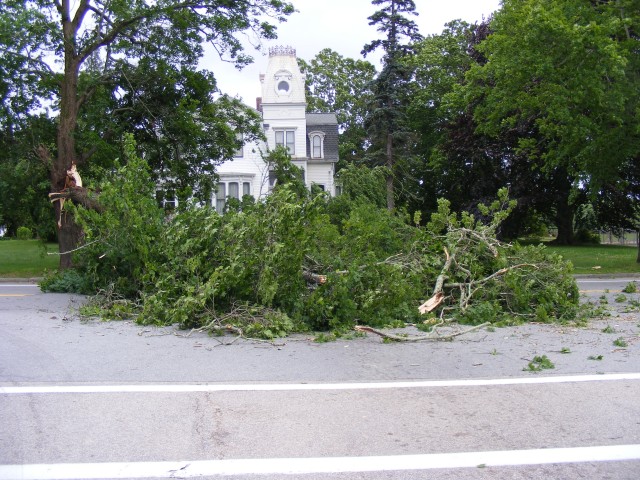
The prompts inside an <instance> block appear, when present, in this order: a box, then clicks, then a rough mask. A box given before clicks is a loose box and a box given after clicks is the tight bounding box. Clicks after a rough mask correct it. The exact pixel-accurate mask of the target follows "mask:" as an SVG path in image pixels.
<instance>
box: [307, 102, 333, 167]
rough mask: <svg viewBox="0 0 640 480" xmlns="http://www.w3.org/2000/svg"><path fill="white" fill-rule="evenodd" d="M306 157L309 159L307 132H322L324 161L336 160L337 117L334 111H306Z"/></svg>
mask: <svg viewBox="0 0 640 480" xmlns="http://www.w3.org/2000/svg"><path fill="white" fill-rule="evenodd" d="M306 117H307V157H308V158H309V159H310V160H314V159H311V142H310V140H309V135H308V134H309V133H311V132H322V133H324V158H323V159H322V160H324V161H327V160H328V161H333V162H337V161H338V119H337V118H336V114H335V113H307V114H306Z"/></svg>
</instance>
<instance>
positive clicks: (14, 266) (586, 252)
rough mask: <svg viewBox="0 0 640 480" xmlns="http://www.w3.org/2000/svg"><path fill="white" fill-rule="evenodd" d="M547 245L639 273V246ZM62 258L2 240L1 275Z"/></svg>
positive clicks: (589, 269)
mask: <svg viewBox="0 0 640 480" xmlns="http://www.w3.org/2000/svg"><path fill="white" fill-rule="evenodd" d="M547 248H548V249H549V250H551V251H554V252H558V253H559V254H560V255H562V256H563V257H564V258H565V259H566V260H569V261H571V263H573V267H574V272H575V273H577V274H609V273H639V274H640V263H637V262H636V257H637V255H638V250H637V248H636V247H623V246H618V245H585V246H559V245H547ZM46 249H47V252H57V251H58V245H57V244H55V243H47V244H46ZM59 260H60V259H59V257H58V256H57V255H46V254H45V247H44V245H43V244H42V243H41V242H40V241H38V240H1V241H0V277H13V278H16V277H39V276H42V275H43V274H44V272H45V270H55V269H56V268H58V262H59ZM594 267H600V268H594Z"/></svg>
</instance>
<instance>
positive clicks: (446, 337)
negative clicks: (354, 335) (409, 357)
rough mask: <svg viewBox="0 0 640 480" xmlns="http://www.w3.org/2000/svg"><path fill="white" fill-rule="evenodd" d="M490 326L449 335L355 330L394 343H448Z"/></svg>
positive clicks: (358, 327)
mask: <svg viewBox="0 0 640 480" xmlns="http://www.w3.org/2000/svg"><path fill="white" fill-rule="evenodd" d="M489 325H491V322H485V323H482V324H480V325H475V326H473V327H471V328H468V329H466V330H463V331H461V332H455V333H451V334H449V335H415V336H403V335H395V334H393V333H386V332H383V331H382V330H377V329H375V328H372V327H367V326H365V325H356V326H355V327H354V329H355V330H356V331H358V332H369V333H375V334H376V335H379V336H381V337H382V338H386V339H389V340H393V341H394V342H421V341H426V340H433V341H443V342H446V341H450V340H453V339H454V338H455V337H459V336H460V335H465V334H467V333H470V332H473V331H475V330H479V329H481V328H484V327H488V326H489Z"/></svg>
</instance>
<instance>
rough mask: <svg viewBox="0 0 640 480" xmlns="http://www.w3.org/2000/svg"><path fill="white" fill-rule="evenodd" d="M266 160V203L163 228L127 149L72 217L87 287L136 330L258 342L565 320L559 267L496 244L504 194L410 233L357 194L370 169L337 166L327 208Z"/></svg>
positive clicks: (413, 225)
mask: <svg viewBox="0 0 640 480" xmlns="http://www.w3.org/2000/svg"><path fill="white" fill-rule="evenodd" d="M280 153H281V152H280ZM272 157H274V158H275V161H277V162H278V164H279V165H280V167H279V168H277V169H276V170H277V172H279V175H280V177H281V178H279V179H278V182H277V187H276V188H275V189H274V191H273V192H272V194H271V195H269V196H268V197H267V198H266V199H264V200H262V201H259V202H253V201H250V200H249V199H248V198H245V199H244V200H243V202H241V203H240V202H239V203H237V204H235V205H232V206H231V207H230V208H229V209H228V211H227V212H226V213H225V214H224V215H220V214H218V213H217V212H216V211H215V210H214V209H213V208H208V207H201V206H196V205H189V206H186V207H184V209H183V211H181V212H179V213H177V214H176V215H175V216H174V217H173V218H171V219H167V220H165V221H164V222H162V212H161V211H160V209H158V208H157V207H156V206H155V204H154V203H153V196H152V191H153V188H152V182H150V181H149V179H148V177H147V176H146V175H145V174H144V172H146V169H145V168H144V162H143V161H142V160H141V159H139V158H137V157H136V156H135V155H134V154H133V153H132V152H131V151H129V153H128V162H127V165H126V166H124V167H121V168H120V170H119V171H118V172H117V174H115V175H114V176H113V177H112V179H111V181H110V182H108V183H107V184H106V185H104V186H103V189H102V194H101V197H100V199H101V202H103V203H104V205H105V206H106V207H108V208H105V210H104V213H102V214H97V213H95V212H88V211H85V210H82V209H77V211H76V218H77V220H78V221H79V222H80V224H81V225H82V227H83V229H84V232H85V245H86V246H85V248H82V249H80V250H78V251H77V252H76V253H75V255H76V257H75V259H76V262H77V265H78V271H79V272H80V273H81V275H82V276H83V277H84V279H85V282H86V283H85V284H86V285H87V286H88V288H89V289H91V290H92V291H97V290H99V289H104V290H106V289H109V291H115V293H119V294H122V295H125V296H127V297H128V298H130V299H132V300H135V302H132V304H136V305H140V309H139V311H138V312H137V313H138V315H137V317H136V318H137V320H138V321H139V322H141V323H146V324H151V323H154V324H179V325H180V327H182V328H195V329H202V330H207V331H211V332H221V331H235V332H242V334H244V335H248V336H253V337H262V338H274V337H277V336H282V335H286V334H287V333H289V332H292V331H301V330H309V329H313V330H338V331H340V330H347V329H352V328H353V327H355V326H356V325H369V326H372V327H382V326H388V325H397V324H399V323H414V324H416V325H419V326H421V327H423V328H425V329H428V328H429V327H430V326H434V325H438V324H441V323H443V322H448V321H452V320H454V321H458V322H461V323H466V324H472V325H478V324H481V323H483V322H487V321H489V322H492V323H495V322H513V321H523V320H524V321H528V320H535V321H545V322H547V321H555V320H556V319H557V320H562V321H568V320H571V319H573V318H575V316H576V312H577V306H578V291H577V287H576V284H575V282H574V280H573V278H572V277H571V275H570V265H569V264H567V263H566V262H564V261H563V260H562V259H561V258H560V257H558V256H555V255H551V254H548V253H547V252H546V251H545V250H544V248H543V247H541V246H540V247H534V246H527V247H521V246H519V245H510V244H506V243H503V242H501V241H499V240H498V239H497V238H496V237H497V232H498V229H499V226H500V223H501V222H502V221H503V220H504V219H505V218H506V217H507V216H508V215H509V212H510V210H511V209H512V208H513V207H514V205H513V203H512V202H509V201H508V199H507V194H506V192H505V191H501V192H500V194H499V198H498V200H496V201H495V202H494V203H493V204H492V205H489V206H480V212H481V215H482V216H483V220H481V219H477V218H475V217H474V216H472V215H471V214H468V213H462V214H460V215H459V214H456V213H454V212H451V211H450V206H449V203H448V202H447V201H444V200H441V201H440V202H439V203H438V210H437V212H435V213H433V214H432V215H431V219H430V221H429V222H428V223H427V224H426V225H424V226H421V225H420V218H417V217H416V218H413V219H410V218H409V217H408V216H406V215H405V216H404V217H403V216H402V215H399V214H392V213H389V212H388V211H387V210H386V209H385V208H384V207H382V208H381V207H380V206H378V205H376V203H375V202H372V201H371V198H370V196H369V197H365V196H364V195H361V194H360V192H367V195H370V193H371V192H370V187H371V186H372V185H378V186H379V187H380V188H381V190H380V191H381V192H384V174H383V172H381V171H379V170H376V169H374V170H370V169H366V168H363V167H348V169H347V170H346V171H345V173H344V174H343V182H346V183H349V182H351V183H350V184H349V185H345V188H344V190H345V192H347V193H346V194H344V195H342V196H339V197H337V198H328V197H326V196H325V195H324V194H320V195H315V196H314V195H311V194H309V193H307V192H306V189H303V188H300V184H299V182H300V180H299V176H298V175H297V174H296V172H295V167H294V166H293V165H291V164H290V160H289V159H288V158H286V156H283V155H280V156H279V153H278V152H274V154H273V155H272ZM283 165H284V168H283ZM141 172H142V173H141ZM141 182H143V183H144V182H147V183H146V184H145V185H140V183H141ZM358 183H362V184H366V185H367V186H368V188H367V189H359V188H358ZM131 185H136V188H131ZM56 281H57V280H56V279H49V280H48V281H47V282H45V285H44V287H45V288H46V287H47V286H48V287H49V288H51V287H53V286H54V284H55V283H56ZM47 284H48V285H47ZM425 301H426V302H425ZM421 305H422V308H421V311H422V313H421V311H420V310H419V307H420V306H421Z"/></svg>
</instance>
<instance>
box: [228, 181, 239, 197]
mask: <svg viewBox="0 0 640 480" xmlns="http://www.w3.org/2000/svg"><path fill="white" fill-rule="evenodd" d="M227 185H228V188H229V193H227V196H228V197H229V198H235V199H236V200H240V192H239V191H238V182H229V183H228V184H227Z"/></svg>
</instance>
